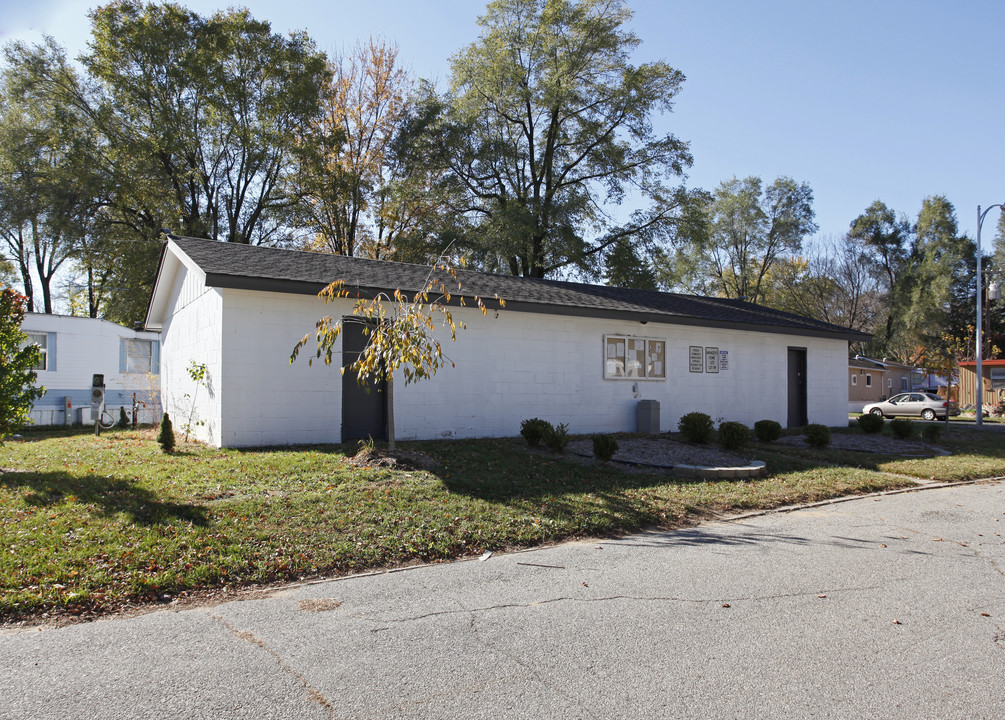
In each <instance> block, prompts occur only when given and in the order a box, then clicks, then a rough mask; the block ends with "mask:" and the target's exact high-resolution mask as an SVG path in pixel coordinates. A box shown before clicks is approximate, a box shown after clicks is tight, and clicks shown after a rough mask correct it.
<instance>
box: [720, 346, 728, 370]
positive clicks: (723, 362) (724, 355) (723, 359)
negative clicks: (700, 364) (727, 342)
mask: <svg viewBox="0 0 1005 720" xmlns="http://www.w3.org/2000/svg"><path fill="white" fill-rule="evenodd" d="M719 369H720V370H729V350H720V351H719Z"/></svg>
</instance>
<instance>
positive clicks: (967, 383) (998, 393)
mask: <svg viewBox="0 0 1005 720" xmlns="http://www.w3.org/2000/svg"><path fill="white" fill-rule="evenodd" d="M959 369H960V407H961V408H963V407H966V406H968V405H969V406H972V407H973V406H976V405H977V361H976V360H967V361H964V362H961V363H960V364H959ZM981 374H982V375H983V376H984V387H983V390H984V397H983V404H984V406H985V409H987V410H989V411H990V409H991V408H994V407H996V406H998V405H1005V360H981Z"/></svg>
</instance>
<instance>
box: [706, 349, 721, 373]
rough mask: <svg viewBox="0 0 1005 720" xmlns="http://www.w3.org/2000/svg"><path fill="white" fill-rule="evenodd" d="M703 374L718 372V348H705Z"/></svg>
mask: <svg viewBox="0 0 1005 720" xmlns="http://www.w3.org/2000/svg"><path fill="white" fill-rule="evenodd" d="M705 372H707V373H717V372H719V348H717V347H707V348H705Z"/></svg>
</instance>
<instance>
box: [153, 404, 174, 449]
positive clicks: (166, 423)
mask: <svg viewBox="0 0 1005 720" xmlns="http://www.w3.org/2000/svg"><path fill="white" fill-rule="evenodd" d="M157 442H159V443H160V444H161V450H163V451H164V452H166V453H169V452H171V451H172V450H174V428H173V427H171V418H170V417H169V416H168V414H167V413H164V417H162V418H161V431H160V432H159V433H157Z"/></svg>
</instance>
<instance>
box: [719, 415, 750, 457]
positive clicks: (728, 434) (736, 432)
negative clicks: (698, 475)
mask: <svg viewBox="0 0 1005 720" xmlns="http://www.w3.org/2000/svg"><path fill="white" fill-rule="evenodd" d="M749 439H750V428H748V427H747V426H746V425H744V424H743V423H738V422H724V423H722V424H721V425H720V426H719V443H720V444H721V445H722V446H723V447H724V448H726V449H727V450H739V449H740V448H742V447H743V446H744V445H746V444H747V440H749Z"/></svg>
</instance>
